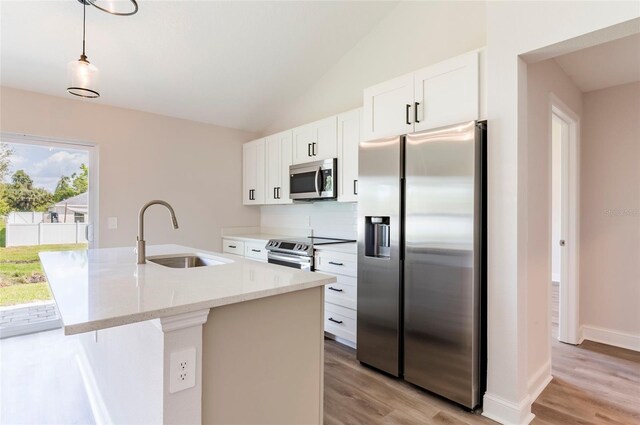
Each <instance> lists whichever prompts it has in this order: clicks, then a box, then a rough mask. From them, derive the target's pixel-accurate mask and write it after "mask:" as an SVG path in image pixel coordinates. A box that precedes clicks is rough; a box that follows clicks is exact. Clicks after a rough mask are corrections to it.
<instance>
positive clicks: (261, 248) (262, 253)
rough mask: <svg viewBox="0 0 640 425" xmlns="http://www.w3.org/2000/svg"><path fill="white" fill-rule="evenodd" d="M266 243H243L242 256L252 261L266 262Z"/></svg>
mask: <svg viewBox="0 0 640 425" xmlns="http://www.w3.org/2000/svg"><path fill="white" fill-rule="evenodd" d="M265 245H267V242H245V244H244V256H245V257H247V258H251V259H253V260H260V261H267V249H266V248H265Z"/></svg>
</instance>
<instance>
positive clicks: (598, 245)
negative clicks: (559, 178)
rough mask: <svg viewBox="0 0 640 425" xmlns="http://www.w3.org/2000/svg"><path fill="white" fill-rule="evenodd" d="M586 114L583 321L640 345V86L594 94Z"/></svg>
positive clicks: (587, 100) (587, 96)
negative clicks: (624, 335)
mask: <svg viewBox="0 0 640 425" xmlns="http://www.w3.org/2000/svg"><path fill="white" fill-rule="evenodd" d="M583 118H584V119H583V121H582V141H581V165H580V187H581V190H580V194H581V196H580V209H581V226H580V238H581V241H580V242H581V243H580V319H581V322H582V324H583V325H584V326H586V327H589V328H593V327H595V328H599V329H604V330H609V331H613V333H614V334H615V333H622V334H626V335H628V336H629V337H630V338H627V340H628V341H633V340H634V338H635V349H636V350H640V261H639V260H640V83H632V84H624V85H620V86H616V87H611V88H608V89H603V90H597V91H593V92H589V93H586V94H585V95H584V112H583ZM609 336H610V337H613V338H615V337H616V336H615V335H609ZM587 338H588V339H591V338H590V336H589V335H587ZM604 342H607V341H604Z"/></svg>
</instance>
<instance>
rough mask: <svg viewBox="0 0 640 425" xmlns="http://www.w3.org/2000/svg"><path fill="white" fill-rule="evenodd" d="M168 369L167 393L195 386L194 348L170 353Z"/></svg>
mask: <svg viewBox="0 0 640 425" xmlns="http://www.w3.org/2000/svg"><path fill="white" fill-rule="evenodd" d="M170 364H171V370H170V371H169V379H170V381H169V393H171V394H173V393H176V392H178V391H182V390H186V389H187V388H191V387H195V386H196V372H197V371H196V348H195V347H192V348H188V349H186V350H183V351H176V352H173V353H171V358H170Z"/></svg>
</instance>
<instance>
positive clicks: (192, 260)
mask: <svg viewBox="0 0 640 425" xmlns="http://www.w3.org/2000/svg"><path fill="white" fill-rule="evenodd" d="M147 260H148V261H150V262H152V263H156V264H160V265H161V266H164V267H171V268H172V269H190V268H193V267H207V266H219V265H221V264H226V261H223V260H222V259H218V258H214V257H207V256H204V255H197V254H182V255H175V256H169V255H162V256H156V257H147Z"/></svg>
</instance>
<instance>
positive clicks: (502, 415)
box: [482, 392, 535, 425]
mask: <svg viewBox="0 0 640 425" xmlns="http://www.w3.org/2000/svg"><path fill="white" fill-rule="evenodd" d="M482 416H486V417H487V418H489V419H492V420H494V421H496V422H498V423H501V424H505V425H528V424H529V423H530V422H531V421H532V420H533V418H535V415H534V414H533V413H531V398H530V397H529V396H527V397H525V398H524V400H522V401H520V403H513V402H511V401H508V400H505V399H503V398H502V397H499V396H496V395H493V394H489V393H488V392H486V393H485V394H484V399H483V406H482Z"/></svg>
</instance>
